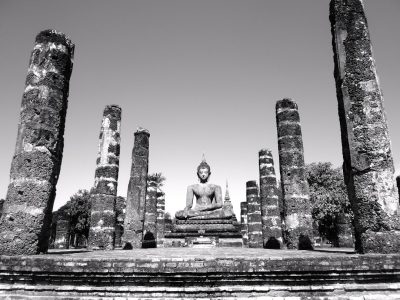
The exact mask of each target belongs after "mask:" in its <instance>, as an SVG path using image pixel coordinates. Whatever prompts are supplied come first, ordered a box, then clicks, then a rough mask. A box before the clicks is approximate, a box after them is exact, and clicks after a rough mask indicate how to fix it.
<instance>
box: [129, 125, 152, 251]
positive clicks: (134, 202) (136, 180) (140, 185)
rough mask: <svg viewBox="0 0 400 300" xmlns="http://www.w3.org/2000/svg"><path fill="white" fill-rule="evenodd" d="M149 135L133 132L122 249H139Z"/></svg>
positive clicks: (144, 201)
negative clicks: (133, 139)
mask: <svg viewBox="0 0 400 300" xmlns="http://www.w3.org/2000/svg"><path fill="white" fill-rule="evenodd" d="M149 138H150V133H149V132H148V131H147V130H146V129H143V128H139V129H138V130H137V131H136V132H135V141H134V146H133V151H132V168H131V175H130V179H129V185H128V195H127V198H126V212H125V221H124V234H123V235H122V244H123V247H124V248H140V247H142V239H143V224H144V214H145V205H146V190H147V175H148V170H149Z"/></svg>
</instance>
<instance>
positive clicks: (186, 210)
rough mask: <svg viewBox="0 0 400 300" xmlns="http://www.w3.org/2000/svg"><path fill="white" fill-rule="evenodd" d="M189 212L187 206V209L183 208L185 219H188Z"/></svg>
mask: <svg viewBox="0 0 400 300" xmlns="http://www.w3.org/2000/svg"><path fill="white" fill-rule="evenodd" d="M188 214H189V210H188V209H187V208H185V209H184V210H183V217H184V218H185V219H187V217H188Z"/></svg>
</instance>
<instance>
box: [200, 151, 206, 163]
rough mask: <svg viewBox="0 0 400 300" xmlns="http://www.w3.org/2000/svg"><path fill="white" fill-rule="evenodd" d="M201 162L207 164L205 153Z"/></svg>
mask: <svg viewBox="0 0 400 300" xmlns="http://www.w3.org/2000/svg"><path fill="white" fill-rule="evenodd" d="M201 161H202V162H206V156H205V154H204V153H203V157H202V158H201Z"/></svg>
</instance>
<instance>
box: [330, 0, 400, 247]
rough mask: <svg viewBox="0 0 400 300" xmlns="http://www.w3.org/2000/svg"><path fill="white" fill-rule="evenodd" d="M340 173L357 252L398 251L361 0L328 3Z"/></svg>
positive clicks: (393, 196) (388, 160) (386, 148)
mask: <svg viewBox="0 0 400 300" xmlns="http://www.w3.org/2000/svg"><path fill="white" fill-rule="evenodd" d="M330 20H331V31H332V45H333V51H334V63H335V72H334V74H335V80H336V94H337V100H338V107H339V120H340V127H341V136H342V150H343V159H344V166H343V169H344V176H345V182H346V184H347V189H348V195H349V199H350V203H351V205H352V209H353V212H354V226H355V239H356V243H355V244H356V250H357V251H358V252H360V253H367V252H381V253H398V252H399V250H400V232H399V229H400V226H399V220H400V219H399V195H398V191H397V187H396V182H395V178H394V167H393V158H392V152H391V144H390V139H389V133H388V125H387V121H386V116H385V111H384V107H383V96H382V91H381V89H380V87H379V81H378V76H377V73H376V68H375V60H374V58H373V56H372V48H371V41H370V36H369V31H368V25H367V19H366V16H365V12H364V7H363V2H362V1H361V0H347V1H344V0H332V1H331V3H330Z"/></svg>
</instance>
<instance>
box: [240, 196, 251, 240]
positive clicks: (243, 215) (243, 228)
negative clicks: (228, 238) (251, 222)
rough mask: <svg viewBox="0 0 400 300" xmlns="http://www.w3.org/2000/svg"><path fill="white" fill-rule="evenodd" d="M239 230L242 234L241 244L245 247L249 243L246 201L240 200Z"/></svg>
mask: <svg viewBox="0 0 400 300" xmlns="http://www.w3.org/2000/svg"><path fill="white" fill-rule="evenodd" d="M240 232H241V234H242V239H243V246H244V247H247V246H248V245H249V235H248V224H247V202H240Z"/></svg>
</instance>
